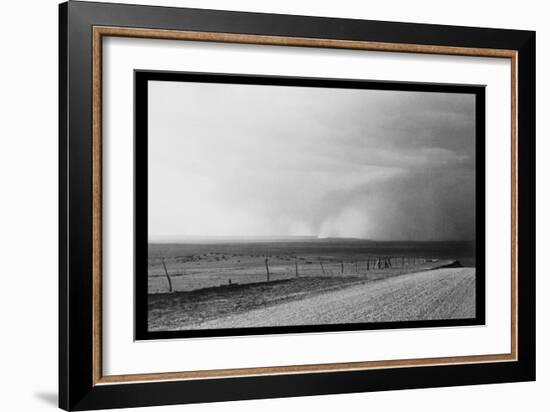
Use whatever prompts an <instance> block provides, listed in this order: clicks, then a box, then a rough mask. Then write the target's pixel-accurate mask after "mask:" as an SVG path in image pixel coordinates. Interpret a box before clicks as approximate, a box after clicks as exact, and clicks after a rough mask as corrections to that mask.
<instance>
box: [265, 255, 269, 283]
mask: <svg viewBox="0 0 550 412" xmlns="http://www.w3.org/2000/svg"><path fill="white" fill-rule="evenodd" d="M267 261H268V258H267V255H266V256H265V271H266V272H267V281H268V282H269V265H268V264H267Z"/></svg>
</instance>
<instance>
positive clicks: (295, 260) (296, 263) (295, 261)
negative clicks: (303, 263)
mask: <svg viewBox="0 0 550 412" xmlns="http://www.w3.org/2000/svg"><path fill="white" fill-rule="evenodd" d="M294 265H296V277H299V275H298V260H297V259H296V258H295V259H294Z"/></svg>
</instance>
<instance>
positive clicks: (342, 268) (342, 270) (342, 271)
mask: <svg viewBox="0 0 550 412" xmlns="http://www.w3.org/2000/svg"><path fill="white" fill-rule="evenodd" d="M340 264H341V265H342V267H341V271H340V272H341V273H342V275H343V274H344V261H343V260H342V262H340Z"/></svg>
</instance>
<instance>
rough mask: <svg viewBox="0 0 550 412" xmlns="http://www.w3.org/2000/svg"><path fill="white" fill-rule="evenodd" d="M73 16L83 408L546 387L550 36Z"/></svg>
mask: <svg viewBox="0 0 550 412" xmlns="http://www.w3.org/2000/svg"><path fill="white" fill-rule="evenodd" d="M59 10H60V35H59V40H60V66H59V67H60V70H59V73H60V83H59V84H60V277H59V291H60V293H59V296H60V310H59V315H60V340H59V341H60V356H59V359H60V369H59V370H60V376H59V379H60V381H59V392H60V396H59V403H60V407H61V408H63V409H66V410H90V409H102V408H115V407H133V406H136V407H137V406H148V405H163V404H166V405H168V404H177V403H192V402H215V401H223V400H237V399H253V398H269V397H288V396H305V395H316V394H329V393H347V392H348V393H349V392H359V391H379V390H392V389H404V388H424V387H438V386H452V385H471V384H482V383H497V382H515V381H527V380H534V379H535V263H534V262H535V260H534V254H535V248H534V243H535V213H534V208H535V201H534V199H535V188H534V180H535V179H534V161H535V156H534V152H535V33H534V32H530V31H516V30H505V29H485V28H470V27H469V28H466V27H455V26H439V25H437V26H436V25H425V24H405V23H393V22H379V21H364V20H351V19H333V18H318V17H305V16H289V15H270V14H256V13H243V12H228V11H214V10H199V9H181V8H165V7H149V6H134V5H120V4H106V3H86V2H74V1H71V2H68V3H64V4H61V5H60V9H59ZM520 183H521V184H520Z"/></svg>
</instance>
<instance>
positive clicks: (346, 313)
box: [147, 238, 475, 331]
mask: <svg viewBox="0 0 550 412" xmlns="http://www.w3.org/2000/svg"><path fill="white" fill-rule="evenodd" d="M465 266H466V267H465ZM147 280H148V291H149V295H148V328H149V330H150V331H169V330H190V329H220V328H222V329H225V328H246V327H264V326H286V325H319V324H334V323H365V322H387V321H401V320H428V319H458V318H473V317H475V247H474V244H473V242H373V241H367V240H358V239H303V238H300V239H292V240H289V239H283V240H280V239H279V240H273V239H269V240H232V241H215V242H214V241H204V240H203V241H194V242H187V243H157V244H150V245H149V262H148V279H147Z"/></svg>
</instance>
